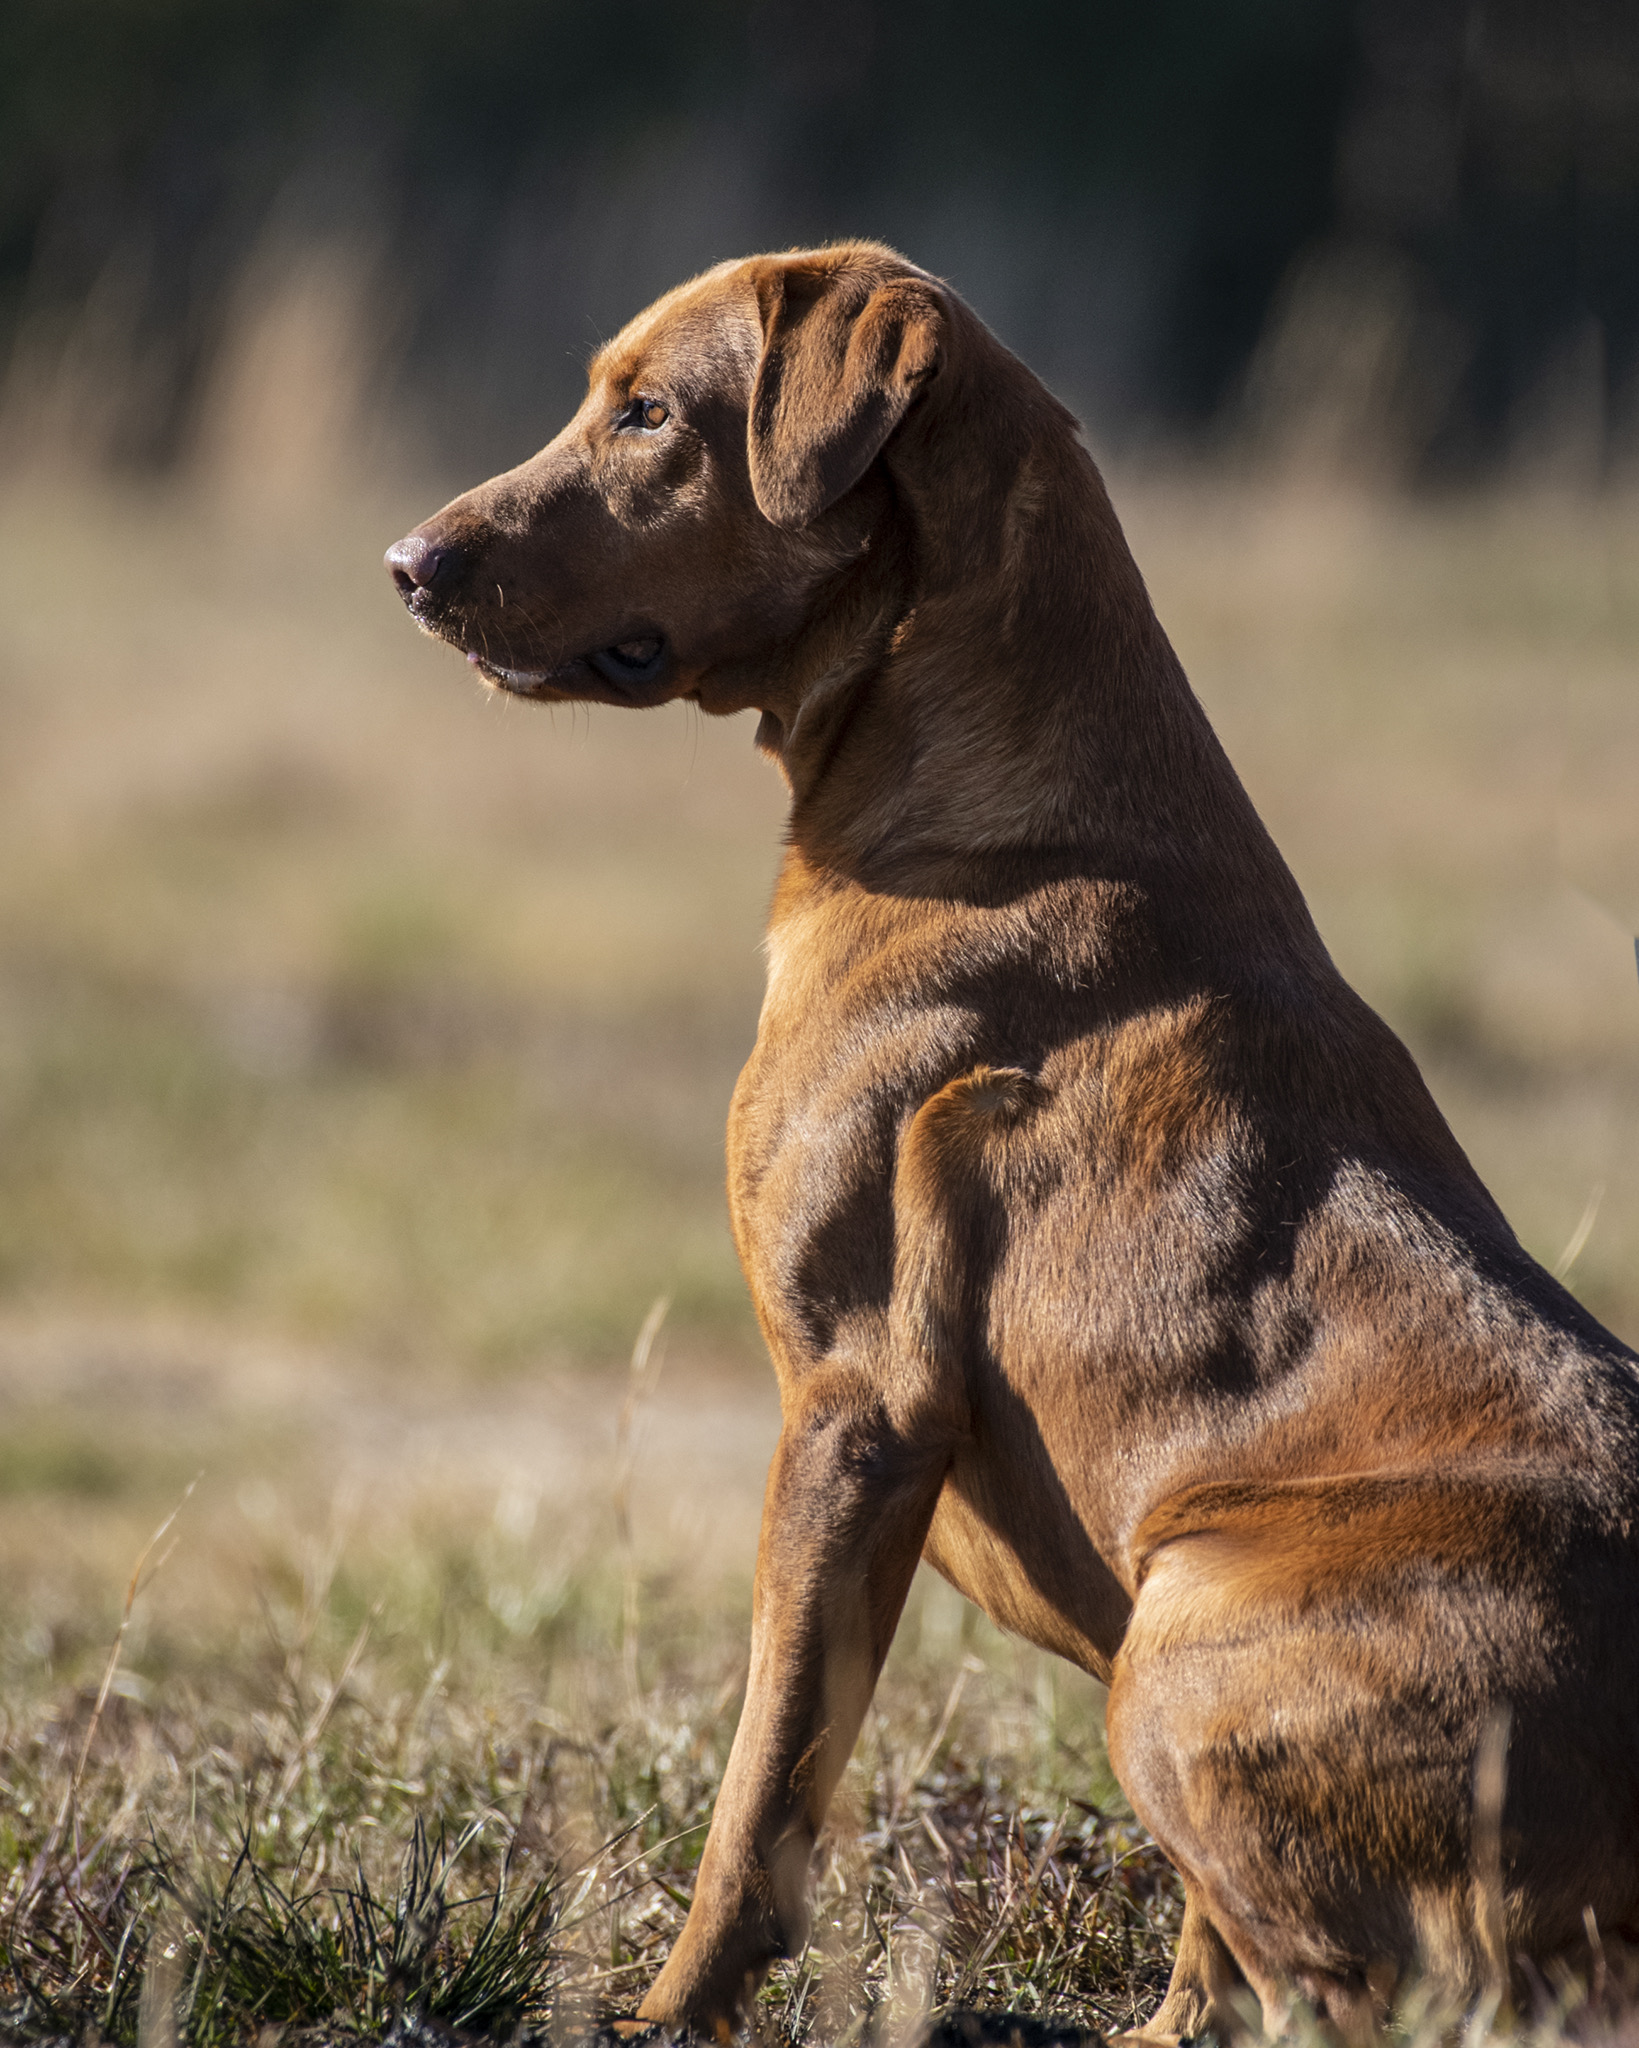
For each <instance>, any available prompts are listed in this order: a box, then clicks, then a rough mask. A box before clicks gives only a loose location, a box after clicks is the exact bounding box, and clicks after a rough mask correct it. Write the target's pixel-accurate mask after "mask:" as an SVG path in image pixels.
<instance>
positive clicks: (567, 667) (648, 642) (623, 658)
mask: <svg viewBox="0 0 1639 2048" xmlns="http://www.w3.org/2000/svg"><path fill="white" fill-rule="evenodd" d="M669 652H670V650H669V649H668V647H667V645H666V641H665V637H664V635H663V634H659V633H645V634H640V635H638V636H636V637H635V638H633V639H630V640H617V641H616V642H615V643H614V645H613V646H612V647H598V648H595V649H594V650H593V651H592V652H591V653H590V654H582V655H577V656H576V657H575V658H574V659H573V660H572V661H565V662H560V663H559V664H558V665H557V666H556V667H555V668H507V667H505V666H503V664H502V663H500V662H498V661H496V660H494V659H493V657H492V656H490V655H489V654H486V653H482V652H480V651H479V650H477V649H475V648H469V649H468V651H467V659H468V661H470V662H471V663H472V665H473V667H474V668H475V669H477V670H478V671H479V672H480V673H481V674H482V675H485V676H487V677H488V678H489V679H490V681H491V682H493V683H498V684H499V685H500V686H501V688H502V689H503V690H510V691H511V692H512V693H513V695H514V696H518V697H542V696H577V695H580V694H581V691H579V690H577V689H576V687H575V685H576V683H577V681H578V680H579V679H580V677H582V676H583V675H584V673H585V672H586V670H588V669H590V670H591V672H592V674H593V675H594V676H596V677H597V678H598V679H599V681H600V682H602V683H604V684H606V685H607V687H608V688H609V689H610V690H611V691H613V692H614V693H615V695H616V699H617V701H623V702H631V703H635V702H637V701H639V699H640V697H641V696H642V695H644V694H646V693H647V692H648V690H649V689H650V688H651V687H652V685H654V684H655V683H657V682H658V681H659V680H660V678H661V676H662V675H663V674H664V673H665V670H666V666H667V657H668V655H669Z"/></svg>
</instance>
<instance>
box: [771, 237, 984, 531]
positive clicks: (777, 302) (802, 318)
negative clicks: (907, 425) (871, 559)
mask: <svg viewBox="0 0 1639 2048" xmlns="http://www.w3.org/2000/svg"><path fill="white" fill-rule="evenodd" d="M757 298H758V304H759V307H760V310H761V312H762V322H763V353H762V360H761V362H760V363H759V364H758V365H757V381H756V384H755V386H754V387H753V389H752V393H751V415H750V419H749V422H748V425H747V436H748V452H749V454H750V459H751V488H752V491H753V493H754V494H755V496H756V499H757V506H758V510H759V511H761V513H762V514H763V517H764V518H765V519H768V520H770V521H772V523H773V524H774V525H775V526H784V527H798V526H807V525H808V524H809V522H810V521H811V520H814V519H817V518H818V517H819V515H820V514H821V513H822V512H823V511H824V510H825V509H826V507H827V506H829V505H834V504H835V503H836V501H837V500H838V498H840V497H841V496H842V494H843V492H844V491H847V490H850V489H851V488H852V487H853V486H854V485H855V484H856V483H858V482H859V479H860V478H861V477H862V476H863V475H864V474H865V472H866V470H867V469H869V468H870V466H871V464H872V463H873V462H874V461H875V460H876V458H877V456H878V455H879V454H880V453H881V450H882V444H883V443H884V442H885V441H886V440H887V438H888V436H889V435H890V434H891V433H892V432H893V430H894V428H895V427H897V426H898V425H899V422H900V421H901V420H902V419H903V418H904V417H905V413H906V410H907V408H908V407H909V405H910V403H911V400H912V399H913V398H915V397H916V395H917V393H918V392H919V391H920V390H921V389H922V387H923V386H924V385H925V384H926V383H927V382H928V381H929V380H930V378H932V377H934V376H936V375H937V374H938V370H939V362H940V355H941V351H942V347H943V342H944V331H945V315H944V308H943V306H942V305H941V303H940V298H939V292H938V289H937V287H936V286H934V285H933V284H931V283H929V282H928V281H927V280H925V279H923V278H917V277H896V278H890V279H888V280H887V281H886V282H884V281H882V280H881V279H873V278H871V277H869V276H863V275H861V274H860V273H859V272H858V271H853V272H849V271H847V270H831V269H822V268H819V267H814V268H810V267H808V266H806V265H800V264H785V265H779V266H774V267H771V268H770V270H769V271H768V272H767V273H766V274H765V275H764V276H763V277H762V278H760V279H759V280H758V288H757Z"/></svg>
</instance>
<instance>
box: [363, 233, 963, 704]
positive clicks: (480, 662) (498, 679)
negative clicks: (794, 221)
mask: <svg viewBox="0 0 1639 2048" xmlns="http://www.w3.org/2000/svg"><path fill="white" fill-rule="evenodd" d="M948 328H949V301H948V300H947V297H946V294H945V293H944V291H943V290H942V288H941V287H940V286H939V285H938V284H937V283H936V282H935V281H934V280H933V279H932V278H929V277H927V276H926V275H925V274H924V273H923V272H921V271H919V270H916V269H915V268H914V267H913V266H912V265H910V264H908V263H906V262H904V261H903V260H902V259H901V258H899V257H897V256H895V255H894V254H893V253H892V252H891V251H889V250H886V249H882V248H879V247H877V246H875V245H871V244H859V243H856V244H851V245H846V246H841V247H837V248H833V249H824V250H815V251H806V252H799V253H795V254H791V255H787V256H773V257H752V258H749V259H748V260H746V261H744V262H740V263H732V264H725V265H722V266H720V267H719V268H717V269H716V270H712V271H709V272H707V273H706V275H705V276H703V277H700V278H697V279H695V280H694V281H693V282H692V283H690V284H686V285H683V286H681V287H679V288H678V289H677V290H676V291H674V292H670V293H668V294H667V296H666V297H665V298H663V299H661V300H660V301H659V302H658V303H657V304H655V305H653V306H651V307H650V308H649V310H648V311H647V312H646V313H642V314H640V315H639V316H638V318H637V319H635V320H634V321H633V322H632V323H631V325H630V326H629V327H627V328H626V329H625V330H624V332H623V333H621V334H619V335H618V336H616V338H615V339H614V340H613V341H612V342H610V343H609V344H608V346H607V347H606V348H604V349H602V350H600V351H599V353H598V355H597V357H596V358H595V359H594V361H593V363H592V367H591V372H590V377H589V382H588V389H587V394H586V399H585V401H584V403H583V404H582V406H581V408H580V410H579V411H578V412H577V413H576V414H575V416H574V418H573V419H572V420H571V421H570V422H569V424H568V425H567V426H566V427H565V428H564V429H563V431H562V433H560V434H559V435H558V437H557V438H556V440H554V441H553V442H551V444H550V445H549V446H548V447H546V448H544V449H542V451H541V452H540V454H538V455H536V456H535V457H533V458H532V460H530V461H528V462H526V463H524V464H522V465H521V466H520V467H519V468H517V469H514V470H509V471H507V472H506V474H505V475H502V476H498V477H495V478H493V479H492V480H491V481H490V482H489V483H486V484H482V485H480V486H479V487H478V488H477V489H476V490H472V491H468V492H467V493H466V494H465V495H464V496H462V497H459V498H456V499H455V500H453V501H452V502H451V503H450V504H448V505H446V506H445V507H444V509H443V511H441V512H439V513H437V514H436V515H435V516H434V517H433V518H431V519H429V520H428V521H426V523H425V524H424V525H422V526H419V527H417V528H416V530H415V532H414V533H412V534H409V535H408V536H407V537H406V538H405V539H403V540H401V541H399V542H397V543H396V545H395V546H393V547H392V548H390V549H389V550H388V553H387V567H388V569H389V571H390V572H391V574H392V577H393V580H394V582H395V583H396V585H397V586H398V589H399V592H400V594H401V596H402V597H403V599H404V602H405V604H406V606H407V607H408V608H409V610H410V612H411V614H412V616H413V617H414V618H415V619H416V620H417V622H418V623H419V624H420V625H421V626H423V627H424V628H425V629H426V630H428V631H429V632H433V633H436V634H438V635H440V636H441V637H442V638H443V639H446V640H448V641H449V642H450V643H451V644H452V645H453V646H455V647H458V648H460V649H461V651H462V652H463V653H464V654H465V655H466V656H467V659H468V660H469V661H470V662H471V663H472V664H473V665H474V666H475V667H476V668H477V669H478V670H479V671H480V673H482V674H483V675H484V676H486V677H487V678H488V679H489V680H490V681H491V682H492V683H494V684H496V685H498V686H499V687H501V688H503V689H506V690H508V691H511V692H513V693H515V694H517V695H519V696H524V697H534V698H539V699H544V700H546V701H549V702H563V701H565V700H569V699H575V700H582V701H584V700H588V699H591V700H595V701H599V702H603V703H612V704H623V705H648V704H658V703H661V702H664V701H666V700H667V699H669V698H673V697H692V698H695V699H696V700H697V701H699V702H700V703H702V704H703V705H704V706H705V708H707V709H708V710H714V711H716V710H722V711H729V710H737V709H740V708H741V707H742V706H744V705H745V704H747V703H752V702H755V701H757V700H756V697H755V695H754V694H750V693H748V691H747V689H746V687H745V680H744V679H745V677H746V674H747V672H748V671H751V670H755V668H756V667H757V666H758V665H759V664H761V663H764V662H766V661H768V659H769V658H770V657H771V656H772V655H774V654H775V653H776V652H777V650H779V649H780V648H781V647H782V645H784V644H785V643H788V642H789V641H790V640H792V638H793V637H794V636H797V635H799V634H800V633H801V631H802V629H803V626H804V624H805V623H806V621H807V620H808V618H809V616H810V614H811V613H812V611H813V608H814V606H815V604H816V602H817V600H818V598H819V596H820V593H821V592H822V591H823V590H824V589H825V587H826V586H827V585H828V584H829V583H830V582H831V581H832V580H833V579H834V578H836V577H837V576H838V575H839V573H841V572H843V571H844V570H846V569H847V568H848V566H849V565H850V564H852V563H854V562H856V561H857V560H858V559H859V557H860V556H861V555H862V554H864V553H865V552H866V551H867V550H868V549H869V548H870V545H871V540H872V536H873V533H874V532H875V530H876V529H877V527H878V526H879V525H880V523H881V520H882V518H883V516H884V512H885V508H886V506H887V504H888V503H889V499H890V493H889V491H888V488H887V486H886V483H885V482H884V480H883V478H882V476H881V471H880V465H879V462H878V458H879V457H880V456H881V455H882V453H883V450H884V448H885V446H886V445H887V443H888V441H889V439H890V437H891V436H892V435H893V433H894V432H895V429H896V428H898V427H899V425H900V423H901V422H902V421H903V419H904V417H905V415H906V413H907V411H908V410H909V409H910V408H911V406H912V405H913V404H914V403H915V401H916V400H917V399H918V397H919V396H920V394H921V393H922V392H923V391H924V389H925V388H926V387H927V385H928V384H929V382H930V380H932V379H933V378H934V377H936V375H937V374H938V372H939V369H940V366H941V360H942V357H943V355H944V352H945V349H946V346H947V340H948Z"/></svg>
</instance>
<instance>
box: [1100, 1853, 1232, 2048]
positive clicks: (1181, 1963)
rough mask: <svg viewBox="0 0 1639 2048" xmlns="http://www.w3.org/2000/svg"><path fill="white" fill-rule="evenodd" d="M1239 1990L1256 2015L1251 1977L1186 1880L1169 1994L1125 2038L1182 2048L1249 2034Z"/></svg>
mask: <svg viewBox="0 0 1639 2048" xmlns="http://www.w3.org/2000/svg"><path fill="white" fill-rule="evenodd" d="M1237 1992H1239V1993H1240V2002H1241V2003H1242V2004H1244V2005H1245V2007H1246V2012H1247V2013H1251V2011H1252V2010H1253V2008H1254V2006H1255V2004H1256V2001H1255V1999H1254V1998H1253V1996H1252V1993H1251V1991H1250V1989H1249V1987H1248V1985H1247V1982H1246V1979H1245V1977H1243V1976H1242V1975H1241V1972H1240V1968H1239V1966H1238V1965H1237V1963H1236V1961H1235V1958H1234V1957H1233V1956H1232V1955H1231V1954H1230V1953H1229V1950H1228V1949H1227V1948H1226V1947H1225V1946H1224V1942H1223V1937H1222V1936H1221V1935H1220V1934H1219V1932H1218V1930H1217V1928H1216V1927H1214V1926H1213V1924H1212V1921H1211V1919H1210V1918H1209V1917H1208V1914H1207V1910H1206V1907H1205V1905H1204V1904H1203V1903H1202V1899H1201V1895H1200V1892H1199V1890H1198V1889H1197V1887H1196V1886H1194V1885H1192V1884H1190V1883H1189V1882H1188V1881H1187V1880H1186V1882H1185V1885H1184V1924H1183V1926H1182V1927H1181V1928H1180V1929H1179V1932H1178V1953H1177V1955H1176V1957H1175V1958H1174V1960H1173V1965H1172V1976H1171V1978H1170V1979H1169V1981H1168V1984H1167V1995H1166V1997H1165V1998H1163V1999H1162V2001H1161V2003H1160V2005H1158V2006H1157V2007H1156V2009H1155V2011H1154V2012H1153V2013H1151V2015H1150V2017H1149V2018H1148V2019H1147V2020H1146V2021H1145V2022H1144V2024H1143V2026H1141V2027H1138V2028H1135V2029H1134V2030H1133V2031H1132V2032H1131V2033H1129V2034H1126V2035H1124V2036H1123V2037H1122V2038H1123V2039H1124V2040H1126V2041H1129V2042H1132V2043H1133V2044H1134V2048H1138V2044H1144V2048H1152V2044H1153V2048H1177V2044H1178V2043H1179V2042H1183V2041H1202V2040H1205V2041H1217V2042H1220V2043H1227V2042H1229V2041H1230V2040H1232V2039H1233V2038H1234V2036H1235V2035H1236V2034H1237V2033H1244V2032H1246V2031H1247V2027H1246V2015H1245V2014H1243V2013H1242V2012H1241V2011H1239V2010H1237V2001H1236V1998H1235V1994H1236V1993H1237Z"/></svg>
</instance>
